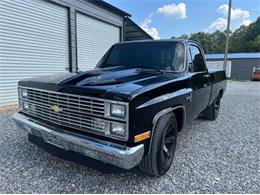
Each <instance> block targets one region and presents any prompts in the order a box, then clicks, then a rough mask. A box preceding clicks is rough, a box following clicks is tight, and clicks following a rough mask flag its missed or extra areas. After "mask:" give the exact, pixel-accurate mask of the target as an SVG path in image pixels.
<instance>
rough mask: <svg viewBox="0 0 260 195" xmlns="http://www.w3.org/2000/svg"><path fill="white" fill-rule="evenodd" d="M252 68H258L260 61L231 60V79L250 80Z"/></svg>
mask: <svg viewBox="0 0 260 195" xmlns="http://www.w3.org/2000/svg"><path fill="white" fill-rule="evenodd" d="M254 67H260V59H232V70H231V78H232V79H238V80H251V77H252V72H253V68H254Z"/></svg>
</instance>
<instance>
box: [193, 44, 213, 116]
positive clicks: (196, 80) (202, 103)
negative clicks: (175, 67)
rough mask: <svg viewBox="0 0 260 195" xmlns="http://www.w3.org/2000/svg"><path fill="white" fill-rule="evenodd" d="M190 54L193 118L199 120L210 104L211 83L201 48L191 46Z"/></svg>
mask: <svg viewBox="0 0 260 195" xmlns="http://www.w3.org/2000/svg"><path fill="white" fill-rule="evenodd" d="M189 54H190V62H189V66H190V73H191V78H190V79H191V80H190V81H191V87H192V90H193V94H192V116H193V118H197V117H198V116H199V114H200V113H201V112H202V111H203V110H204V109H205V108H206V107H207V105H208V103H209V98H210V93H211V81H210V74H209V73H208V70H207V67H206V63H205V60H204V58H203V53H202V52H201V49H200V47H199V46H198V45H196V44H190V46H189Z"/></svg>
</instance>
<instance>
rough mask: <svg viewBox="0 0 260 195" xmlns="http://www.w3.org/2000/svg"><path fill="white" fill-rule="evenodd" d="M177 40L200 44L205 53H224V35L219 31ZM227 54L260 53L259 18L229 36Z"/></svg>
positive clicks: (196, 34)
mask: <svg viewBox="0 0 260 195" xmlns="http://www.w3.org/2000/svg"><path fill="white" fill-rule="evenodd" d="M174 38H175V37H172V39H174ZM178 39H190V40H193V41H196V42H198V43H200V44H201V46H202V47H203V49H204V50H205V53H224V50H225V39H226V35H225V32H221V31H215V32H213V33H206V32H197V33H193V34H191V35H187V34H183V35H181V36H180V37H178ZM229 52H233V53H239V52H260V17H258V18H257V20H256V21H255V22H253V23H251V24H250V25H249V26H244V25H242V26H241V27H240V28H238V29H237V30H236V31H235V32H234V33H232V34H231V36H230V47H229Z"/></svg>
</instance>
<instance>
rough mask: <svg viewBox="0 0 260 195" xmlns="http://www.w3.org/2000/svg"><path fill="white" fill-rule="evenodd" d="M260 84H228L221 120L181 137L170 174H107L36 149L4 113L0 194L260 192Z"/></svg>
mask: <svg viewBox="0 0 260 195" xmlns="http://www.w3.org/2000/svg"><path fill="white" fill-rule="evenodd" d="M259 110H260V83H259V82H258V83H257V82H229V83H228V88H227V91H226V93H225V95H224V98H223V100H222V105H221V111H220V115H219V117H218V119H217V120H216V121H214V122H210V121H204V120H199V119H198V120H195V121H194V122H192V123H191V124H189V125H187V127H186V129H184V130H183V131H182V132H180V133H179V137H178V147H177V151H176V157H175V159H174V162H173V165H172V167H171V169H170V170H169V172H168V174H167V175H165V176H162V177H155V178H154V177H149V176H146V175H144V174H142V173H141V172H140V171H139V170H138V169H134V170H131V171H126V172H117V173H111V174H105V173H102V172H100V171H96V170H94V169H92V168H89V167H87V166H82V165H79V164H77V163H73V162H70V161H66V160H62V159H60V158H57V157H55V156H53V155H51V154H49V153H47V152H46V151H44V150H42V149H40V148H38V147H36V146H35V145H33V144H31V143H29V142H28V140H27V135H26V133H25V132H24V131H21V130H20V129H18V128H17V127H16V126H15V124H14V123H13V121H12V120H11V119H10V116H11V114H12V112H5V113H0V193H260V118H259V117H260V116H259Z"/></svg>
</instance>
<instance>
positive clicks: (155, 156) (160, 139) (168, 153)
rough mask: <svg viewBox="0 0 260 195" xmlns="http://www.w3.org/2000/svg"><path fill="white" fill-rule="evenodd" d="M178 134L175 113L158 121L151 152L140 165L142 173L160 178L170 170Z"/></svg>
mask: <svg viewBox="0 0 260 195" xmlns="http://www.w3.org/2000/svg"><path fill="white" fill-rule="evenodd" d="M177 132H178V128H177V120H176V117H175V115H174V114H173V113H169V114H166V115H164V116H162V117H161V118H160V119H159V120H158V122H157V124H156V126H155V128H154V132H153V137H152V140H151V143H152V144H151V146H150V147H151V148H150V151H149V153H148V154H147V155H146V156H145V157H144V158H143V160H142V161H141V163H140V165H139V168H140V170H141V171H143V172H145V173H147V174H149V175H154V176H160V175H164V174H165V173H166V172H167V171H168V170H169V168H170V167H171V164H172V160H173V157H174V153H175V149H176V142H177Z"/></svg>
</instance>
